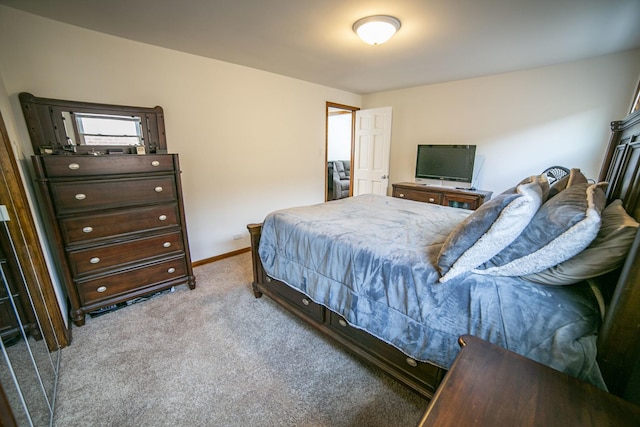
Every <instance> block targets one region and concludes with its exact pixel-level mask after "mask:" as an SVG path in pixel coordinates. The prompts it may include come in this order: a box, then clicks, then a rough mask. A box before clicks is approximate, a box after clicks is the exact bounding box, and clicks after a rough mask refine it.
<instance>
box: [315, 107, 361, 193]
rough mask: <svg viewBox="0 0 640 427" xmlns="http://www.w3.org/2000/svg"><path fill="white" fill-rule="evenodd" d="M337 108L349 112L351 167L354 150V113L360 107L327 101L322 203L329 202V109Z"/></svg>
mask: <svg viewBox="0 0 640 427" xmlns="http://www.w3.org/2000/svg"><path fill="white" fill-rule="evenodd" d="M330 108H339V109H341V110H349V111H351V149H350V150H349V152H350V159H349V161H350V162H351V165H353V153H354V150H355V138H356V111H358V110H360V107H354V106H352V105H345V104H338V103H336V102H330V101H327V103H326V108H325V127H324V201H325V202H326V201H328V200H329V190H328V188H329V187H328V185H327V184H328V183H329V168H328V167H327V165H328V163H329V109H330ZM351 196H353V174H350V175H349V197H351Z"/></svg>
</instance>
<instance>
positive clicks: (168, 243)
mask: <svg viewBox="0 0 640 427" xmlns="http://www.w3.org/2000/svg"><path fill="white" fill-rule="evenodd" d="M162 246H163V247H165V248H168V247H169V246H171V242H164V243H163V244H162Z"/></svg>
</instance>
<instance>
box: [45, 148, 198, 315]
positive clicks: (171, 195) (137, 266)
mask: <svg viewBox="0 0 640 427" xmlns="http://www.w3.org/2000/svg"><path fill="white" fill-rule="evenodd" d="M33 164H34V170H35V174H36V180H37V182H38V183H39V185H40V188H41V194H42V195H43V198H44V200H45V205H46V207H47V209H48V210H49V216H50V217H51V218H55V221H54V224H52V226H53V227H52V231H53V234H54V236H55V239H56V246H57V250H58V252H59V253H60V254H63V255H62V256H60V257H59V258H60V261H61V264H62V267H63V268H62V269H63V274H64V275H65V276H66V277H65V281H66V282H67V291H68V293H69V299H70V301H71V306H72V313H71V314H72V318H73V321H74V322H75V323H76V325H82V324H83V323H84V315H85V313H87V312H91V311H93V310H96V309H98V308H100V307H105V306H108V305H113V304H115V303H118V302H122V301H126V300H129V299H132V298H135V297H138V296H140V295H144V294H148V293H150V292H154V291H158V290H161V289H165V288H168V287H171V286H173V285H176V284H179V283H184V282H187V283H189V285H190V287H191V288H192V289H193V288H194V287H195V278H194V276H193V270H192V267H191V261H190V257H189V246H188V241H187V235H186V232H185V231H186V227H185V220H184V209H183V205H182V193H181V186H180V167H179V164H178V155H177V154H153V155H144V156H136V155H122V156H95V157H94V156H40V155H39V156H34V157H33Z"/></svg>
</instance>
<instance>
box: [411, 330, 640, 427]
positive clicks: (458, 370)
mask: <svg viewBox="0 0 640 427" xmlns="http://www.w3.org/2000/svg"><path fill="white" fill-rule="evenodd" d="M462 342H463V343H464V344H465V345H464V347H463V349H462V351H461V352H460V354H459V355H458V357H457V358H456V360H455V362H454V363H453V365H452V366H451V369H450V370H449V373H448V374H447V376H446V377H445V379H444V381H443V382H442V385H441V386H440V388H439V389H438V391H437V393H436V395H435V396H434V398H433V399H432V400H431V402H430V403H429V407H428V408H427V411H426V412H425V415H424V417H423V418H422V420H421V421H420V423H419V427H427V426H433V427H435V426H438V427H458V426H472V425H475V426H522V427H527V426H531V427H534V426H536V427H537V426H545V427H552V426H558V427H566V426H581V427H588V426H592V427H600V426H616V427H618V426H620V427H622V426H637V425H638V422H639V420H640V407H638V406H635V405H633V404H631V403H629V402H627V401H624V400H623V399H621V398H619V397H617V396H614V395H612V394H610V393H607V392H605V391H603V390H600V389H598V388H596V387H594V386H593V385H591V384H588V383H586V382H584V381H580V380H578V379H576V378H574V377H571V376H569V375H567V374H564V373H562V372H559V371H556V370H554V369H551V368H549V367H547V366H544V365H542V364H540V363H537V362H534V361H533V360H530V359H527V358H525V357H523V356H520V355H518V354H516V353H513V352H511V351H508V350H505V349H503V348H501V347H498V346H496V345H493V344H490V343H488V342H486V341H483V340H480V339H479V338H475V337H471V336H465V337H463V338H462Z"/></svg>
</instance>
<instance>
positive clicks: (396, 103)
mask: <svg viewBox="0 0 640 427" xmlns="http://www.w3.org/2000/svg"><path fill="white" fill-rule="evenodd" d="M638 76H640V50H635V51H630V52H626V53H621V54H615V55H608V56H602V57H598V58H593V59H589V60H584V61H579V62H572V63H566V64H561V65H556V66H550V67H544V68H537V69H531V70H524V71H519V72H513V73H507V74H499V75H492V76H487V77H482V78H476V79H469V80H460V81H454V82H449V83H442V84H434V85H428V86H421V87H414V88H410V89H403V90H396V91H389V92H381V93H376V94H372V95H367V96H364V97H363V100H362V103H363V108H375V107H381V106H391V107H393V127H392V143H391V164H390V176H391V180H390V182H392V183H394V182H400V181H413V180H414V177H413V174H414V170H415V156H416V146H417V145H418V144H421V143H423V144H425V143H426V144H439V143H442V144H477V146H478V147H477V157H478V159H480V158H482V157H484V158H485V162H484V166H483V168H482V170H481V171H480V176H479V177H478V178H479V179H478V182H476V183H475V184H476V187H477V188H480V189H485V190H491V191H494V192H502V191H504V190H505V189H507V188H509V187H511V186H513V185H515V184H516V183H517V182H518V181H519V180H520V179H521V178H524V177H525V176H528V175H532V174H536V173H540V172H541V171H542V170H544V169H545V168H546V167H547V166H551V165H564V166H567V167H578V168H580V169H582V171H583V172H585V173H586V175H587V176H588V177H590V178H597V176H598V173H599V170H600V163H601V162H602V157H603V155H604V150H605V149H606V145H607V142H608V138H609V123H610V122H611V121H612V120H618V119H622V118H624V117H626V115H627V114H628V111H629V108H630V104H631V98H632V97H633V93H634V91H635V88H636V85H637V81H638Z"/></svg>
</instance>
